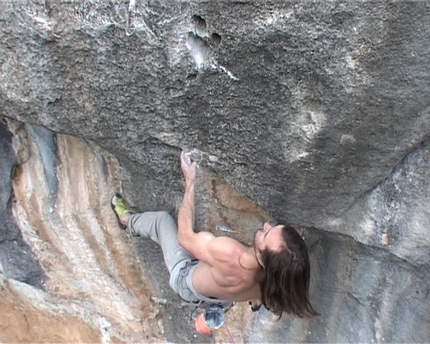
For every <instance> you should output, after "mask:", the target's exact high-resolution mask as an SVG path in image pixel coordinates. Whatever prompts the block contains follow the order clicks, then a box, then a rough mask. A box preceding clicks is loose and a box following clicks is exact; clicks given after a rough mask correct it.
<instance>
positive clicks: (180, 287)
mask: <svg viewBox="0 0 430 344" xmlns="http://www.w3.org/2000/svg"><path fill="white" fill-rule="evenodd" d="M181 168H182V172H183V174H184V178H185V192H184V198H183V200H182V204H181V206H180V208H179V212H178V225H177V226H176V223H175V221H174V220H173V218H172V217H171V216H170V215H169V214H168V213H167V212H165V211H161V212H145V213H136V214H134V213H133V212H132V210H131V208H130V207H129V206H128V205H127V203H126V202H125V201H124V199H123V198H121V196H119V195H115V196H114V197H113V198H112V208H113V209H114V211H115V214H116V215H117V216H118V218H119V220H120V222H121V223H122V225H123V227H124V228H126V227H127V228H128V230H129V231H130V233H131V234H132V235H134V236H142V237H149V238H151V239H152V240H154V241H155V242H157V243H158V244H159V245H160V246H161V248H162V250H163V255H164V260H165V263H166V266H167V269H168V270H169V273H170V286H171V287H172V289H173V290H174V291H175V292H176V293H177V294H178V295H179V296H180V297H181V298H182V299H183V300H185V301H187V302H189V303H192V304H195V305H199V306H202V307H204V306H208V305H213V304H216V305H220V306H221V307H227V306H228V305H230V304H232V303H233V302H242V301H249V302H250V303H251V304H252V305H254V306H259V305H260V304H263V305H264V306H265V307H266V308H267V309H269V310H270V311H272V312H273V313H274V314H276V315H279V317H280V316H281V315H282V313H283V312H285V313H288V314H293V315H295V316H298V317H312V316H314V315H317V313H316V312H315V310H314V309H313V308H312V305H311V304H310V302H309V297H308V291H309V279H310V265H309V257H308V252H307V248H306V244H305V242H304V240H303V238H302V237H301V235H300V234H299V231H298V230H296V229H295V228H294V227H291V226H287V225H277V226H272V225H270V224H269V223H267V222H266V223H265V224H264V225H263V228H262V229H259V230H257V231H256V233H255V237H254V246H253V247H248V246H245V245H243V244H241V243H240V242H239V241H237V240H235V239H232V238H229V237H223V236H221V237H215V236H214V235H213V234H212V233H210V232H199V233H195V232H194V219H195V201H194V194H195V181H196V168H197V163H196V162H192V163H190V162H189V161H187V157H186V155H185V154H184V152H182V154H181Z"/></svg>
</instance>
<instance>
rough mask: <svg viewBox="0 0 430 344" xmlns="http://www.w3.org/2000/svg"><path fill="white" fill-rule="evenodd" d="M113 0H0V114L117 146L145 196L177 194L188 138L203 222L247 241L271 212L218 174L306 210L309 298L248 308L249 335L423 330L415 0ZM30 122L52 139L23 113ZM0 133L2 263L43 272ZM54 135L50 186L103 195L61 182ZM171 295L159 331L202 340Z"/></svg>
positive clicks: (32, 273)
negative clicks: (305, 302) (278, 309)
mask: <svg viewBox="0 0 430 344" xmlns="http://www.w3.org/2000/svg"><path fill="white" fill-rule="evenodd" d="M127 6H128V4H126V3H125V2H119V1H98V0H93V1H60V0H57V1H36V0H32V1H20V0H17V1H13V2H12V1H5V3H4V4H3V5H2V11H1V13H0V24H1V25H0V43H1V44H0V65H1V68H0V115H2V116H6V117H10V118H15V119H18V120H20V121H22V122H25V123H32V124H37V125H40V126H44V127H46V128H49V129H50V130H52V131H54V132H57V133H68V134H73V135H74V136H79V137H84V138H86V139H87V140H91V141H92V142H96V143H97V144H98V145H100V146H101V147H103V149H106V150H107V151H109V152H110V153H112V154H113V155H114V156H116V157H117V158H118V160H119V164H120V166H121V167H122V169H121V174H120V173H119V172H118V176H117V178H118V180H119V179H121V180H122V181H123V188H124V190H125V192H126V193H127V195H129V197H130V198H131V200H132V201H133V202H134V203H135V204H136V205H139V207H141V208H142V209H148V210H149V209H160V208H163V209H168V210H169V211H172V212H173V211H174V209H175V206H176V205H177V203H178V201H179V200H180V195H181V191H182V185H181V183H180V180H181V175H180V169H179V163H178V159H177V156H178V153H179V151H180V149H181V148H183V147H189V148H190V147H196V148H198V149H200V150H201V151H203V152H204V154H203V155H202V162H201V166H202V167H207V168H208V169H205V168H202V169H201V173H202V175H201V176H200V179H201V181H202V184H201V185H200V186H199V195H198V197H199V209H198V226H199V228H203V227H204V228H206V229H214V228H216V227H215V226H216V225H226V226H233V224H234V225H235V226H237V228H238V233H237V234H238V235H240V236H241V237H243V238H244V239H247V240H249V238H250V237H251V236H252V232H253V230H250V229H249V228H253V227H254V224H258V223H260V222H261V220H262V219H263V218H267V217H268V216H269V215H267V214H263V212H262V211H261V210H258V211H257V210H255V209H257V208H253V207H255V205H253V206H252V207H251V206H250V204H252V203H250V202H248V201H245V200H244V199H242V198H240V197H239V196H237V197H236V196H235V197H232V195H233V194H234V192H233V190H232V189H229V187H228V186H227V185H225V184H224V182H223V180H225V181H227V182H228V183H229V184H230V185H231V186H232V187H233V188H234V189H235V190H237V191H239V192H240V193H241V194H243V195H244V196H246V197H248V198H249V199H250V200H251V201H253V202H255V203H256V204H258V205H259V206H261V207H262V208H264V209H265V210H266V211H267V212H268V213H270V214H271V216H273V217H274V218H276V219H278V220H282V221H283V220H286V221H288V222H291V223H297V224H299V225H302V226H305V227H307V228H308V236H309V243H310V244H311V245H312V262H313V267H314V271H315V273H314V274H313V281H312V295H313V298H314V300H315V303H316V305H317V308H318V309H319V311H320V312H321V314H322V316H321V317H319V318H317V319H315V320H312V321H299V320H290V321H288V320H287V319H283V320H282V321H281V322H280V323H277V324H275V323H273V322H272V321H271V318H270V315H269V314H265V313H263V312H262V313H261V314H259V316H258V317H257V319H256V322H255V323H254V325H253V326H251V328H249V331H248V330H247V331H244V332H249V333H250V334H249V335H247V334H246V333H242V335H244V337H243V338H244V340H245V341H272V342H278V341H281V340H282V341H283V340H284V339H287V340H288V341H294V340H296V341H312V342H321V341H337V342H357V341H361V342H368V341H375V342H384V341H385V342H393V341H410V342H412V341H413V342H427V341H428V339H429V338H430V330H429V328H430V326H429V324H430V318H429V314H430V312H429V304H430V303H429V293H430V291H429V284H430V281H429V277H428V276H429V269H430V268H429V264H430V253H429V252H430V250H429V248H430V242H429V239H428V234H429V224H430V214H429V210H428V209H429V208H428V204H429V198H430V191H429V180H430V178H429V177H430V176H429V172H428V171H429V154H430V153H429V140H430V103H429V99H430V26H429V25H428V24H427V23H428V22H429V20H430V5H429V4H428V3H427V2H411V3H406V2H397V3H391V2H371V3H362V2H347V3H339V2H329V3H327V2H321V3H307V2H304V3H302V2H297V3H281V2H279V3H278V2H275V3H268V2H234V3H231V2H173V1H172V2H170V1H165V2H164V1H146V2H143V1H142V2H141V1H137V7H136V9H135V10H134V11H133V12H132V13H131V16H130V18H129V20H128V19H127V18H128V15H127V13H128V10H127ZM127 23H129V25H128V24H127ZM127 33H129V34H130V33H133V34H132V35H127ZM29 128H32V127H29ZM32 130H33V131H32ZM29 133H30V136H32V137H35V138H37V137H39V138H40V142H44V144H45V145H47V146H48V147H53V146H55V147H56V148H55V149H59V148H58V147H60V145H58V143H57V144H55V145H54V143H53V142H55V141H53V137H55V136H52V134H49V133H48V132H46V131H44V130H43V129H38V127H37V126H35V127H33V129H29ZM1 134H2V141H1V142H2V148H1V149H2V151H1V158H2V163H1V166H0V169H1V172H2V177H1V178H2V180H1V187H2V194H1V201H2V203H1V205H2V208H1V211H2V214H1V215H2V217H3V218H5V219H6V224H5V225H3V227H2V232H1V235H2V239H1V244H0V245H1V249H2V253H1V255H0V258H1V259H2V265H3V271H4V273H5V275H7V276H8V278H13V279H16V280H18V281H22V282H26V283H30V284H31V285H34V286H39V287H40V286H41V285H43V281H44V280H45V278H48V281H52V276H50V275H49V274H47V271H46V269H45V268H44V265H43V260H41V259H40V258H39V257H37V254H36V253H34V254H35V256H33V255H32V254H31V253H28V255H27V254H26V253H25V252H27V251H29V250H28V245H29V244H28V242H26V240H23V238H25V235H23V234H22V233H23V231H24V229H23V228H26V227H24V226H23V225H22V224H20V223H19V222H18V220H17V218H18V219H19V218H20V217H19V216H18V217H17V214H16V213H15V215H12V212H11V204H10V203H11V201H10V195H11V181H10V177H9V176H11V173H12V171H13V169H14V166H15V164H16V163H19V164H21V161H20V160H19V159H18V158H17V157H16V156H15V154H14V153H13V151H12V150H11V148H10V142H11V135H10V134H9V133H7V131H5V130H3V129H1ZM50 135H51V136H50ZM40 142H39V143H38V141H37V139H34V143H33V144H34V145H36V146H37V145H40V144H41V143H40ZM65 145H66V146H67V143H65ZM38 149H42V148H38ZM82 149H83V148H82ZM42 150H43V149H42ZM45 152H46V149H45ZM58 154H59V153H58V151H55V150H51V151H50V152H47V153H46V154H45V155H44V156H41V158H40V161H43V163H42V162H41V164H43V175H44V176H45V177H44V180H45V179H46V182H44V184H43V185H41V186H42V187H43V190H44V191H40V193H42V192H43V197H44V199H46V202H48V203H49V202H52V205H56V204H59V203H61V202H70V203H69V205H70V204H72V202H74V203H73V205H74V206H81V207H85V204H86V207H90V208H91V207H92V206H90V205H89V204H94V203H93V202H96V204H99V203H97V202H101V201H96V200H95V198H91V199H90V201H91V202H90V201H89V200H88V202H87V203H85V202H84V203H83V204H81V205H80V202H78V201H77V200H76V199H73V197H70V198H68V197H69V196H68V193H67V192H65V191H63V194H61V191H60V188H61V187H62V186H61V182H58V181H57V180H56V179H55V178H54V177H53V174H52V171H54V170H58V168H59V167H58V166H57V165H56V164H57V162H56V161H55V159H53V158H52V155H55V156H57V155H58ZM78 155H79V154H78ZM17 159H18V160H17ZM68 159H69V158H65V159H64V161H63V162H64V163H67V164H69V163H71V162H67V160H68ZM40 175H42V172H40ZM91 178H92V174H90V175H83V176H82V181H81V183H82V186H81V188H86V187H90V186H91V185H93V183H94V182H93V179H91ZM36 179H37V178H36ZM79 180H81V179H79ZM117 182H119V181H117ZM112 185H114V184H112ZM221 185H222V186H221ZM15 192H17V191H15ZM38 193H39V192H38ZM58 194H61V196H60V198H58ZM60 200H61V201H60ZM214 200H218V201H219V202H218V203H216V202H215V201H214ZM39 202H40V201H39ZM104 202H106V200H105V201H104ZM23 203H25V202H23ZM30 203H31V204H34V203H32V202H30ZM75 203H76V205H75ZM19 204H21V202H19ZM105 205H106V204H105ZM214 206H217V207H214ZM22 207H24V205H22ZM66 208H67V207H66ZM230 208H232V209H233V210H229V209H230ZM212 209H215V210H213V211H212ZM15 211H16V210H15ZM26 211H27V212H28V211H29V210H26ZM56 211H58V210H56ZM260 212H261V213H260ZM244 214H246V216H244ZM249 214H260V215H252V216H251V215H249ZM48 218H49V217H48ZM69 219H70V218H69ZM82 221H83V220H82ZM65 225H66V224H65ZM50 226H52V225H50ZM67 226H71V227H73V226H77V227H79V226H81V224H80V223H79V224H76V223H75V224H74V225H73V226H72V225H71V224H67ZM18 228H20V229H21V231H19V230H18ZM246 228H248V230H246ZM75 230H76V231H77V230H78V229H75ZM24 232H25V231H24ZM45 240H48V239H47V238H43V242H44V241H45ZM13 245H15V246H13ZM136 245H137V247H139V245H144V247H143V248H144V249H150V248H148V247H146V244H142V243H137V244H136ZM148 245H150V244H148ZM5 247H7V248H5ZM154 250H155V252H157V251H156V249H154ZM107 251H109V250H107ZM11 252H13V253H11ZM137 252H142V250H137ZM155 252H154V255H155V256H156V253H155ZM106 254H107V253H106ZM137 254H138V253H137ZM8 255H9V256H8ZM155 256H154V259H155ZM9 257H10V258H9ZM19 257H24V259H20V258H19ZM5 261H8V262H9V263H8V264H5V263H4V262H5ZM141 261H143V264H147V265H146V269H145V270H147V273H148V275H150V276H151V280H153V281H156V282H154V283H162V282H159V281H163V280H164V278H163V276H162V275H158V272H157V271H156V270H157V269H156V267H154V266H152V265H151V263H150V262H151V260H150V259H148V260H147V259H145V260H144V259H141ZM145 262H146V263H145ZM19 264H22V265H23V266H24V268H23V269H21V268H20V267H19V266H20V265H19ZM22 270H24V271H27V272H26V273H23V272H22ZM156 293H161V294H160V295H165V293H169V291H168V288H167V287H166V286H165V285H164V287H162V288H161V287H160V288H158V286H157V287H156ZM145 295H146V294H145ZM142 297H143V296H142ZM143 299H145V298H144V297H143ZM141 302H143V301H142V300H141ZM145 302H146V301H145ZM144 304H145V303H144ZM172 307H173V306H172ZM175 307H176V306H175ZM177 307H178V309H180V306H179V305H177ZM169 312H170V313H169ZM167 313H168V314H171V315H172V320H171V321H170V320H168V316H166V317H165V318H163V320H164V324H165V326H166V328H165V331H166V333H168V335H167V338H168V340H173V341H192V340H198V339H195V338H193V335H192V334H188V336H187V332H183V333H181V334H179V335H178V336H176V335H175V334H173V333H175V332H177V331H176V329H177V328H182V327H183V326H182V325H184V326H185V325H186V322H182V323H181V322H180V321H179V320H178V319H179V318H181V317H179V316H177V315H178V314H183V313H180V312H176V313H175V310H171V311H168V312H167ZM169 321H170V322H169ZM286 322H287V325H286ZM175 326H176V327H175ZM169 329H171V334H169V331H170V330H169ZM154 336H155V337H156V338H158V337H157V335H156V334H155V335H154ZM175 336H176V337H175Z"/></svg>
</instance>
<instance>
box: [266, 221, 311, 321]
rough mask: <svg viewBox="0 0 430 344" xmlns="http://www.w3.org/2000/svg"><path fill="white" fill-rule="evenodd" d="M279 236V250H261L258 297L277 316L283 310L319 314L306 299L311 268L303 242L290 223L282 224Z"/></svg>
mask: <svg viewBox="0 0 430 344" xmlns="http://www.w3.org/2000/svg"><path fill="white" fill-rule="evenodd" d="M282 238H283V243H282V247H281V250H280V251H277V252H273V251H269V250H267V249H266V250H264V251H262V252H261V261H262V263H263V276H262V280H261V281H260V291H261V301H262V303H263V305H264V306H265V307H266V308H268V309H269V310H270V311H271V312H273V313H274V314H276V315H279V318H281V316H282V313H283V312H285V313H288V314H293V315H295V316H297V317H300V318H310V317H313V316H315V315H318V313H317V312H316V311H315V310H314V309H313V307H312V305H311V303H310V301H309V295H308V292H309V281H310V272H311V270H310V264H309V255H308V250H307V247H306V244H305V242H304V240H303V238H302V237H301V236H300V234H299V233H298V231H297V230H296V229H295V228H294V227H291V226H284V228H283V229H282Z"/></svg>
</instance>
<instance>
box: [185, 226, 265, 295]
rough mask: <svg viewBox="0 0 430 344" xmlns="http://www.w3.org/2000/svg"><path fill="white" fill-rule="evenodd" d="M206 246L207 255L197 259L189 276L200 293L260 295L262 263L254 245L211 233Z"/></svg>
mask: <svg viewBox="0 0 430 344" xmlns="http://www.w3.org/2000/svg"><path fill="white" fill-rule="evenodd" d="M208 234H209V233H208ZM207 247H208V251H209V252H208V258H206V257H204V258H203V259H200V262H199V263H198V265H197V267H196V268H195V270H194V272H193V276H192V282H193V285H194V288H195V289H196V290H197V291H198V292H199V293H200V294H202V295H204V296H206V297H215V298H219V299H223V300H228V301H234V302H241V301H248V300H254V299H259V298H260V288H259V276H260V272H261V267H260V266H259V265H258V264H257V263H256V261H255V258H254V257H255V255H254V252H253V248H251V247H246V246H244V245H242V244H241V243H240V242H238V241H236V240H234V239H231V238H228V237H218V238H215V237H213V240H210V241H209V242H208V245H207ZM203 260H206V261H203Z"/></svg>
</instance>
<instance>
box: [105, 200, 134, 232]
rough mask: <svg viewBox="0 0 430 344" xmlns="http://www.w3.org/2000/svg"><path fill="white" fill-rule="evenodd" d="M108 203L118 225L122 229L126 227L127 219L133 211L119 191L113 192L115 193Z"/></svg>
mask: <svg viewBox="0 0 430 344" xmlns="http://www.w3.org/2000/svg"><path fill="white" fill-rule="evenodd" d="M110 205H111V207H112V210H113V212H114V213H115V216H116V220H117V221H118V225H119V227H120V228H121V229H123V230H124V229H126V228H127V224H128V220H129V219H130V216H131V214H133V213H134V211H133V209H132V208H131V207H130V205H129V204H128V203H127V202H126V201H125V200H124V198H122V196H121V195H120V194H119V193H115V195H113V197H112V200H111V203H110Z"/></svg>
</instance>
